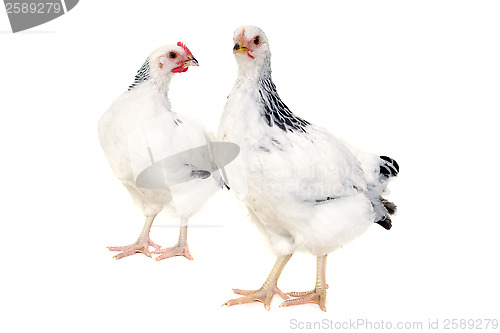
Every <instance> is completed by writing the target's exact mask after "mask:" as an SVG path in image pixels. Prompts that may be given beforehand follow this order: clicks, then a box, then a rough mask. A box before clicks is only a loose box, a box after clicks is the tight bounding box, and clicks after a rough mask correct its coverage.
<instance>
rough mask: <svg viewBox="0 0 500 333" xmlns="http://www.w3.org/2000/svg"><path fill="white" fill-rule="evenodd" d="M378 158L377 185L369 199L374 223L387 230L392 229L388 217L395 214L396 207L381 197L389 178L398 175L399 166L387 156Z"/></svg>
mask: <svg viewBox="0 0 500 333" xmlns="http://www.w3.org/2000/svg"><path fill="white" fill-rule="evenodd" d="M379 157H380V174H379V177H380V178H379V181H380V183H379V185H376V186H374V187H373V189H372V191H373V192H372V193H370V195H369V197H370V198H371V201H372V205H373V209H374V211H375V223H377V224H380V225H381V226H382V227H383V228H385V229H387V230H389V229H391V227H392V221H391V217H390V215H394V214H395V213H396V209H397V206H396V205H395V204H394V203H392V202H390V201H389V200H386V199H385V198H383V197H382V194H383V192H384V190H385V187H386V186H387V181H388V180H389V178H392V177H396V176H397V175H398V174H399V164H398V162H396V160H394V159H393V158H390V157H388V156H379Z"/></svg>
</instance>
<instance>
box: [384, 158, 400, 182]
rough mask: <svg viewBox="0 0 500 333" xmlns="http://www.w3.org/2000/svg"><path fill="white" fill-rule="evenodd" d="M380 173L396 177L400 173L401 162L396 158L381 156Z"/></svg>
mask: <svg viewBox="0 0 500 333" xmlns="http://www.w3.org/2000/svg"><path fill="white" fill-rule="evenodd" d="M380 160H381V161H380V175H381V176H385V177H386V178H389V177H395V176H397V175H398V173H399V164H398V162H396V160H394V159H392V158H390V157H387V156H380Z"/></svg>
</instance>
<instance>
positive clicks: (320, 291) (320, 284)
mask: <svg viewBox="0 0 500 333" xmlns="http://www.w3.org/2000/svg"><path fill="white" fill-rule="evenodd" d="M316 265H317V271H316V287H315V288H314V289H313V290H311V291H305V292H291V293H287V295H289V296H292V297H297V298H296V299H289V300H286V301H284V302H283V303H282V304H281V305H280V306H289V305H299V304H306V303H315V304H318V305H319V307H320V308H321V310H323V311H326V307H325V300H326V289H327V288H328V285H327V284H326V280H325V271H326V254H325V255H324V256H319V257H317V264H316Z"/></svg>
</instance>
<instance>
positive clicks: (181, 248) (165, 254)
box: [155, 219, 193, 260]
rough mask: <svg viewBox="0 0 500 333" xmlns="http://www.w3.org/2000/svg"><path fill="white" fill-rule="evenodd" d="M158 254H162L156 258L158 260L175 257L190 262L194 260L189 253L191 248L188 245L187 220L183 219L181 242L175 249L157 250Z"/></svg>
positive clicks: (180, 232)
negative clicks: (186, 259) (182, 257)
mask: <svg viewBox="0 0 500 333" xmlns="http://www.w3.org/2000/svg"><path fill="white" fill-rule="evenodd" d="M155 253H156V254H161V256H158V257H156V258H155V259H156V260H163V259H167V258H170V257H175V256H184V257H186V258H188V259H189V260H193V257H192V256H191V253H189V247H188V245H187V219H181V227H180V231H179V241H178V242H177V244H176V245H175V246H173V247H169V248H166V249H161V250H160V249H156V251H155Z"/></svg>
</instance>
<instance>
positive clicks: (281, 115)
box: [258, 75, 309, 133]
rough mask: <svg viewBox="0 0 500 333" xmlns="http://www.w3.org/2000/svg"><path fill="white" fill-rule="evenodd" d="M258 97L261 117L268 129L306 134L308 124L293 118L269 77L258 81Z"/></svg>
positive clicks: (300, 119) (295, 117)
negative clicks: (273, 128)
mask: <svg viewBox="0 0 500 333" xmlns="http://www.w3.org/2000/svg"><path fill="white" fill-rule="evenodd" d="M258 85H259V96H260V102H261V104H262V108H263V110H262V116H263V117H264V118H265V120H266V123H267V125H268V126H269V127H273V126H274V125H276V126H278V127H279V128H280V129H282V130H283V131H285V132H296V131H298V132H303V133H307V131H306V127H307V125H309V122H308V121H306V120H304V119H302V118H299V117H297V116H295V115H294V114H293V113H292V111H290V109H289V108H288V107H287V106H286V104H285V103H283V101H282V100H281V98H280V97H279V95H278V92H277V90H276V86H275V85H274V83H273V81H272V80H271V76H270V75H269V76H266V77H263V78H261V79H259V82H258Z"/></svg>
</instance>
